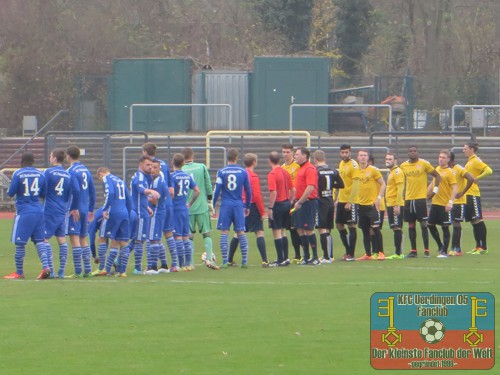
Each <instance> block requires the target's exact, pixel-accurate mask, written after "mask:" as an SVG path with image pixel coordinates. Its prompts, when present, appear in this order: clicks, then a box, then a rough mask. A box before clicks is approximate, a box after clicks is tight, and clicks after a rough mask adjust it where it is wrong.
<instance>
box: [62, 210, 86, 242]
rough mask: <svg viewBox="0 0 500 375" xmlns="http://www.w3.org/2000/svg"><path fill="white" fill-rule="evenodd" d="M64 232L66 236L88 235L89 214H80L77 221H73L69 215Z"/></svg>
mask: <svg viewBox="0 0 500 375" xmlns="http://www.w3.org/2000/svg"><path fill="white" fill-rule="evenodd" d="M66 234H67V235H68V236H79V237H87V236H88V235H89V214H80V221H78V222H75V221H74V220H73V217H72V216H71V215H70V216H69V219H68V227H67V228H66Z"/></svg>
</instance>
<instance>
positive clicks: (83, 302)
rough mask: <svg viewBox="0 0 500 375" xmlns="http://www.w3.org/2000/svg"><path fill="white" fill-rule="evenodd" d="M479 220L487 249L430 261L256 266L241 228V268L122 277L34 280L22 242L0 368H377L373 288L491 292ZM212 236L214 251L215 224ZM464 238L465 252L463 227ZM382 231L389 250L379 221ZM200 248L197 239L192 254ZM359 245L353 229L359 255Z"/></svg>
mask: <svg viewBox="0 0 500 375" xmlns="http://www.w3.org/2000/svg"><path fill="white" fill-rule="evenodd" d="M11 225H12V221H11V220H0V274H1V275H6V274H8V273H10V272H12V271H14V260H13V254H14V247H13V245H12V244H11V243H10V242H9V238H10V230H11ZM487 226H488V233H489V237H488V239H489V244H490V253H489V254H487V255H482V256H470V255H469V256H463V257H461V258H456V257H455V258H448V259H437V258H436V257H435V255H436V250H435V246H432V247H431V249H432V251H431V252H432V253H433V257H432V258H431V259H423V258H418V259H405V260H401V261H389V260H387V261H383V262H382V261H370V262H335V263H334V264H332V265H321V266H318V267H309V266H296V265H292V266H290V267H287V268H279V269H262V268H260V260H259V257H258V252H257V250H256V247H255V239H254V236H253V235H250V236H249V242H250V267H249V268H248V269H246V270H245V269H241V268H231V269H228V270H221V271H211V270H209V269H207V268H205V267H202V266H201V265H199V266H198V267H197V269H196V270H195V271H194V272H180V273H177V274H163V275H158V276H134V275H131V274H130V272H129V277H128V278H127V279H116V278H114V277H101V278H94V279H82V280H43V281H36V280H35V277H36V276H37V274H38V272H39V270H40V266H39V262H38V259H37V257H36V255H35V249H34V247H33V245H29V246H28V248H27V254H28V255H27V258H26V267H25V273H26V277H27V278H26V280H3V279H1V280H0V296H1V304H0V321H1V323H0V337H1V340H0V374H1V375H6V374H37V375H42V374H67V375H69V374H89V373H101V374H112V373H115V374H120V375H126V374H349V375H350V374H371V373H373V374H375V373H379V374H380V373H383V372H377V370H374V369H372V368H371V366H370V357H369V355H370V352H369V345H370V344H369V333H370V332H369V327H370V321H369V317H370V311H369V303H370V296H371V295H372V294H373V293H374V292H391V291H398V292H460V291H462V292H476V291H477V292H481V291H483V292H490V293H492V294H493V295H494V296H496V297H497V299H498V298H500V297H499V296H500V267H499V263H500V252H499V251H498V243H499V242H500V221H488V222H487ZM358 233H359V235H361V233H360V232H358ZM405 233H406V228H405ZM418 233H419V231H418ZM266 235H267V245H268V248H267V251H268V254H269V257H270V259H274V254H275V251H274V245H273V242H272V239H271V236H270V233H269V232H266ZM333 235H334V255H335V256H336V257H339V256H340V255H342V253H343V251H342V249H341V245H340V240H339V238H338V234H337V232H336V231H335V232H334V233H333ZM213 237H214V248H215V249H216V254H217V256H218V257H219V258H220V252H219V251H218V240H219V234H218V232H217V231H215V232H214V234H213ZM463 239H464V240H463V242H464V250H469V249H471V248H472V231H471V228H470V225H468V224H465V225H464V235H463ZM384 240H385V248H386V254H391V253H392V251H391V250H389V249H392V246H391V245H392V235H391V233H390V232H389V230H388V229H387V228H384ZM418 241H419V244H420V243H421V239H420V233H419V239H418ZM431 243H432V244H433V240H432V239H431ZM200 245H201V242H200V239H199V238H197V241H196V255H195V259H196V261H197V263H200V253H201V248H202V247H201V246H200ZM361 246H362V243H361V238H360V239H359V245H358V250H357V254H358V255H361V250H360V249H361ZM407 247H408V246H406V248H407ZM56 257H57V251H56ZM237 257H238V256H237ZM131 260H132V258H131ZM237 260H239V257H238V258H237ZM56 263H57V260H56ZM68 264H69V266H68V269H67V271H68V272H67V273H70V272H71V271H72V262H71V260H70V261H69V262H68ZM130 268H131V267H130V265H129V269H130ZM498 310H499V308H498V305H497V311H498ZM499 331H500V330H498V331H497V333H496V346H497V347H496V351H497V352H498V351H499V349H500V346H499V345H500V344H499V343H500V340H499ZM496 357H497V358H498V354H497V355H496ZM496 368H498V365H497V366H496ZM496 368H494V369H492V370H491V372H492V373H497V372H495V371H498V369H496ZM486 372H488V371H486ZM395 373H407V372H403V371H391V374H395ZM439 373H440V374H448V373H450V374H451V373H453V372H452V371H446V370H444V371H442V370H440V371H439ZM473 373H478V374H479V373H481V374H483V373H485V371H467V374H473Z"/></svg>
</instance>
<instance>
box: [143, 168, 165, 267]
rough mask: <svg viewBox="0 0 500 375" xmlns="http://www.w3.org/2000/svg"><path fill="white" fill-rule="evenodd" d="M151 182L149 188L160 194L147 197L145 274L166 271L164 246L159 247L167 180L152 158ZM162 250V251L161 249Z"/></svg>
mask: <svg viewBox="0 0 500 375" xmlns="http://www.w3.org/2000/svg"><path fill="white" fill-rule="evenodd" d="M151 177H152V180H153V182H152V184H151V188H152V189H153V190H155V191H157V192H158V194H160V198H159V199H153V198H150V199H149V207H150V208H151V210H152V215H151V225H150V228H149V237H148V240H149V246H147V250H148V251H147V259H148V268H147V270H146V271H145V272H144V273H145V274H146V275H156V274H158V273H165V272H168V266H167V256H166V253H165V248H164V247H163V249H161V240H162V238H163V226H164V224H165V217H166V214H167V199H170V192H169V190H168V186H167V182H166V181H165V179H164V178H163V173H162V172H161V166H160V162H159V161H158V160H153V163H152V166H151ZM162 250H163V251H162ZM158 258H160V261H161V267H160V269H159V270H158V266H157V260H158Z"/></svg>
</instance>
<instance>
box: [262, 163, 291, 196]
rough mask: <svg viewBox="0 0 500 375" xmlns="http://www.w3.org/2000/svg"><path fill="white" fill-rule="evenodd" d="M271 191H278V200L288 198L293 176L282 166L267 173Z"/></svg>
mask: <svg viewBox="0 0 500 375" xmlns="http://www.w3.org/2000/svg"><path fill="white" fill-rule="evenodd" d="M267 185H268V187H269V191H276V202H283V201H286V200H288V196H289V192H290V189H291V188H292V186H293V185H292V177H291V176H290V173H288V172H287V171H285V170H284V169H283V168H281V167H275V168H273V169H272V170H271V172H269V173H268V175H267Z"/></svg>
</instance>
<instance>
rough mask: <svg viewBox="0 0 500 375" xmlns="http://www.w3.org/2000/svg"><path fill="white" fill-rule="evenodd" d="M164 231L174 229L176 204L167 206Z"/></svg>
mask: <svg viewBox="0 0 500 375" xmlns="http://www.w3.org/2000/svg"><path fill="white" fill-rule="evenodd" d="M163 231H164V232H173V231H174V206H171V205H168V206H167V214H166V215H165V222H164V223H163Z"/></svg>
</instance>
